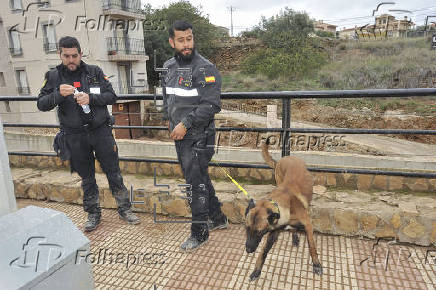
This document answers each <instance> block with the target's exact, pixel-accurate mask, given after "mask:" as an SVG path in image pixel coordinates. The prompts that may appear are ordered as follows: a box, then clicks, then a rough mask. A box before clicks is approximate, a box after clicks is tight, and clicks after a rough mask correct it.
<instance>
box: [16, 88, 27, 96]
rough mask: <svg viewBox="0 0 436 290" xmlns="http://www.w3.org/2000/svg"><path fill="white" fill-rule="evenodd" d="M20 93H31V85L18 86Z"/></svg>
mask: <svg viewBox="0 0 436 290" xmlns="http://www.w3.org/2000/svg"><path fill="white" fill-rule="evenodd" d="M18 94H19V95H30V88H29V87H18Z"/></svg>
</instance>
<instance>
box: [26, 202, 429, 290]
mask: <svg viewBox="0 0 436 290" xmlns="http://www.w3.org/2000/svg"><path fill="white" fill-rule="evenodd" d="M31 204H32V205H36V206H40V207H49V208H52V209H55V210H59V211H62V212H65V213H66V214H67V216H68V217H69V218H71V220H72V221H73V222H74V223H75V224H76V225H77V226H78V227H79V228H80V229H82V224H83V223H84V221H85V219H86V215H85V213H84V212H83V209H82V207H81V206H78V205H71V204H66V203H57V202H44V201H35V200H29V199H18V206H19V207H20V208H22V207H25V206H27V205H31ZM139 216H140V218H141V220H142V223H141V224H140V225H137V226H132V225H127V224H125V223H124V222H123V221H121V220H120V219H119V218H118V214H117V212H116V211H115V210H107V209H103V219H102V223H101V224H100V226H99V228H98V229H97V230H95V231H94V232H91V233H88V234H86V235H87V236H88V238H89V239H90V240H91V252H92V253H94V256H90V259H89V262H91V263H92V264H93V271H94V280H95V287H96V289H116V288H123V289H153V288H154V289H435V285H436V261H435V258H436V248H425V247H416V246H410V245H397V244H395V243H392V242H391V243H390V244H388V242H387V241H380V242H379V243H378V244H376V241H374V240H366V239H358V238H348V237H341V236H329V235H323V234H318V233H315V239H316V240H315V242H316V245H317V250H318V254H319V258H320V260H321V263H322V265H323V267H324V274H323V275H322V276H321V277H320V276H317V275H315V274H313V272H312V264H311V261H310V257H309V252H308V247H307V243H306V236H305V234H304V233H299V236H300V245H299V246H298V247H293V246H292V239H291V233H290V232H289V231H285V232H283V233H282V234H280V236H279V239H278V241H277V243H276V244H275V246H274V247H273V248H272V250H271V251H270V254H269V255H268V257H267V259H266V262H265V265H264V267H263V271H262V274H261V276H260V278H259V279H258V280H257V281H255V282H251V283H250V282H249V279H248V277H249V275H250V273H251V271H252V270H253V268H254V263H255V260H256V257H257V255H258V253H259V249H260V247H261V245H260V246H259V249H258V251H256V254H250V255H249V254H247V253H246V252H245V246H244V245H245V231H244V228H243V226H242V225H230V227H229V228H228V229H227V230H220V231H216V232H212V233H211V235H210V238H209V242H208V243H207V244H206V245H205V246H203V247H202V248H200V249H198V250H197V251H196V252H193V253H184V252H181V251H180V250H179V245H180V243H181V242H182V241H183V240H184V239H185V238H186V237H187V236H188V233H189V224H180V223H154V219H153V215H151V214H139ZM157 220H170V218H168V217H164V216H158V217H157ZM433 250H434V251H433ZM105 253H106V255H105ZM129 254H130V255H129ZM426 254H427V258H428V259H427V260H426ZM128 255H129V256H128ZM127 256H128V257H127ZM374 257H376V258H375V259H374ZM92 258H94V260H92ZM127 261H129V263H128V264H127Z"/></svg>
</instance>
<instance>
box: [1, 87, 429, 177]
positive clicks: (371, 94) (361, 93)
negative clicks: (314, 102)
mask: <svg viewBox="0 0 436 290" xmlns="http://www.w3.org/2000/svg"><path fill="white" fill-rule="evenodd" d="M424 96H436V89H433V88H427V89H382V90H331V91H283V92H228V93H222V94H221V99H265V100H268V99H281V100H282V106H283V110H282V127H281V128H238V127H220V128H217V131H240V132H263V133H267V132H275V133H280V134H281V147H282V156H286V155H289V154H290V147H289V139H290V134H292V133H330V134H383V135H388V134H389V135H393V134H400V135H402V134H416V135H436V130H409V129H348V128H327V129H325V128H316V129H313V128H292V127H291V100H292V99H322V98H381V97H382V98H394V97H415V98H419V97H424ZM36 100H37V98H36V97H30V96H29V97H26V96H24V97H23V96H20V97H13V96H2V97H0V101H36ZM119 100H152V101H153V100H154V101H156V100H162V96H161V95H153V94H124V95H120V96H119ZM4 127H32V128H57V127H59V125H46V124H12V123H5V124H4ZM114 128H115V129H128V128H130V129H144V130H168V129H167V127H166V126H114ZM9 154H10V155H25V156H56V155H55V154H54V153H53V154H50V153H41V152H9ZM120 160H122V161H132V162H157V163H173V164H174V163H177V161H175V160H165V159H151V158H127V157H124V158H120ZM210 165H211V166H217V165H216V164H215V163H210ZM220 165H221V166H224V167H238V168H269V167H268V166H267V165H260V164H253V163H232V162H226V163H220ZM309 170H310V171H314V172H331V173H355V174H377V175H392V176H407V177H421V178H436V173H432V172H403V171H401V172H400V171H389V170H370V169H360V168H339V167H338V168H319V167H309Z"/></svg>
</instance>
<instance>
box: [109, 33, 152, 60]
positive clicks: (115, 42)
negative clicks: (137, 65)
mask: <svg viewBox="0 0 436 290" xmlns="http://www.w3.org/2000/svg"><path fill="white" fill-rule="evenodd" d="M106 44H107V52H108V58H109V60H110V61H138V60H148V56H147V55H145V49H144V39H140V38H130V37H108V38H106Z"/></svg>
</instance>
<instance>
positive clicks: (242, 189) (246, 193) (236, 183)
mask: <svg viewBox="0 0 436 290" xmlns="http://www.w3.org/2000/svg"><path fill="white" fill-rule="evenodd" d="M212 162H213V163H215V164H216V165H218V167H219V168H220V169H221V170H222V172H224V174H225V175H227V177H228V178H229V179H230V180H231V181H232V182H233V183H234V184H235V185H236V186H237V187H238V188H239V190H241V191H242V192H243V193H244V194H245V195H246V196H247V198H249V199H250V198H251V197H250V195H249V194H248V192H247V191H246V190H245V189H244V188H243V187H242V186H241V185H240V184H239V183H238V182H237V181H236V180H235V179H234V178H233V177H231V176H230V174H229V173H228V172H227V171H226V170H225V169H224V168H222V167H221V165H219V164H218V163H217V162H214V161H212Z"/></svg>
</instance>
